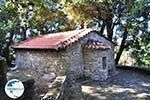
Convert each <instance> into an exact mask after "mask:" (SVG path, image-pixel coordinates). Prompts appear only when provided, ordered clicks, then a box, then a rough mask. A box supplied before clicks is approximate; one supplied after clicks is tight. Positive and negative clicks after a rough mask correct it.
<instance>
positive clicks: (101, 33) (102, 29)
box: [99, 21, 106, 35]
mask: <svg viewBox="0 0 150 100" xmlns="http://www.w3.org/2000/svg"><path fill="white" fill-rule="evenodd" d="M105 26H106V24H105V21H103V24H102V27H101V30H100V32H99V34H100V35H103V33H104V29H105Z"/></svg>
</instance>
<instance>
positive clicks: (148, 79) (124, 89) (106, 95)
mask: <svg viewBox="0 0 150 100" xmlns="http://www.w3.org/2000/svg"><path fill="white" fill-rule="evenodd" d="M82 89H83V92H84V93H85V97H86V100H150V75H148V74H144V73H139V72H134V71H131V70H121V69H118V74H117V75H116V76H114V77H113V78H111V79H109V80H108V81H107V82H103V83H98V82H97V83H96V82H95V83H88V84H85V85H84V86H83V87H82Z"/></svg>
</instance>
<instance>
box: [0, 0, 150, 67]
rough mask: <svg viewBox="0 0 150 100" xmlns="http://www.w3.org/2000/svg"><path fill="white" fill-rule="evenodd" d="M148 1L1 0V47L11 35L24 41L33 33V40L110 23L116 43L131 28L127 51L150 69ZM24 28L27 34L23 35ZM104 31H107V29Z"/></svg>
mask: <svg viewBox="0 0 150 100" xmlns="http://www.w3.org/2000/svg"><path fill="white" fill-rule="evenodd" d="M2 1H3V2H2ZM148 1H149V0H6V2H5V0H1V1H0V5H1V8H0V31H1V33H0V37H1V38H0V44H4V43H5V35H6V34H7V33H10V34H12V33H15V34H14V35H20V36H21V38H22V37H23V36H24V34H23V33H26V31H27V30H30V32H31V35H30V36H36V35H38V34H39V33H40V34H47V33H52V32H58V31H66V30H70V29H75V28H77V24H83V23H86V24H87V26H88V27H92V26H94V25H97V27H98V28H99V29H101V26H102V25H103V24H105V25H106V22H107V23H110V24H111V25H110V26H111V27H109V28H111V30H113V33H112V34H113V40H114V41H115V42H116V41H118V39H120V38H122V37H123V32H124V30H125V28H127V30H128V36H127V40H126V42H125V45H129V46H128V48H127V49H132V50H133V54H132V57H133V58H135V59H136V60H137V62H136V63H137V64H139V65H141V64H146V65H149V58H150V57H149V55H150V54H149V51H150V50H149V45H150V44H149V42H148V41H149V38H148V37H149V31H148V21H150V20H149V19H150V18H149V16H150V15H149V13H148V10H147V9H148V5H149V2H148ZM111 17H112V19H111ZM111 20H112V23H111ZM102 22H103V23H102ZM22 27H23V28H24V32H23V31H20V29H21V28H22ZM104 28H106V29H107V27H106V26H104ZM35 30H36V31H35ZM103 32H105V31H103ZM102 34H103V33H102ZM140 34H142V35H140ZM19 40H21V39H19ZM139 55H140V56H139ZM141 58H142V59H141Z"/></svg>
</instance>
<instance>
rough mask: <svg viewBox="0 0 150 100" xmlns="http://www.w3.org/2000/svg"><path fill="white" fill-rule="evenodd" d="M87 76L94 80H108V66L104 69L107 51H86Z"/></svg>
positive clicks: (85, 66) (85, 67) (85, 65)
mask: <svg viewBox="0 0 150 100" xmlns="http://www.w3.org/2000/svg"><path fill="white" fill-rule="evenodd" d="M83 54H84V69H85V76H86V77H90V78H91V79H92V80H106V79H107V78H108V65H107V66H106V69H103V68H102V57H107V51H101V52H100V51H99V50H95V49H93V50H92V49H84V52H83Z"/></svg>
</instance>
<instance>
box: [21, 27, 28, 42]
mask: <svg viewBox="0 0 150 100" xmlns="http://www.w3.org/2000/svg"><path fill="white" fill-rule="evenodd" d="M26 30H27V29H26V28H25V27H22V35H23V37H22V41H24V40H26V39H27V35H26Z"/></svg>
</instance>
